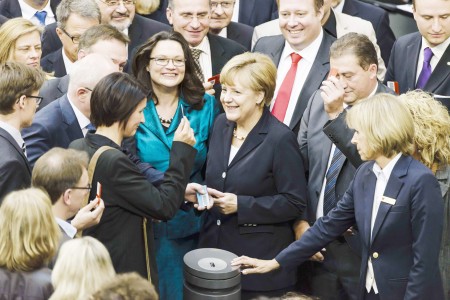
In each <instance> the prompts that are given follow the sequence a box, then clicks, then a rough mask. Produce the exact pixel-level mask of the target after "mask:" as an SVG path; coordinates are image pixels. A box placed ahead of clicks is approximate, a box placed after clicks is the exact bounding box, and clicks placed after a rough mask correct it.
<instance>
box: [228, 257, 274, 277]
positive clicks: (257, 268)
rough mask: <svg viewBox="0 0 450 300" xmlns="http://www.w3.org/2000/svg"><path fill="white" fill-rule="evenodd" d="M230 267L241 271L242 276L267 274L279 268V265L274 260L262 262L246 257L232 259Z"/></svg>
mask: <svg viewBox="0 0 450 300" xmlns="http://www.w3.org/2000/svg"><path fill="white" fill-rule="evenodd" d="M231 265H232V266H237V267H240V268H241V269H243V270H242V274H244V275H247V274H263V273H268V272H271V271H273V270H276V269H278V268H279V267H280V264H279V263H278V262H277V261H276V260H275V259H271V260H263V259H256V258H251V257H248V256H241V257H238V258H235V259H233V260H232V261H231Z"/></svg>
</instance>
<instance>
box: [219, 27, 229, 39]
mask: <svg viewBox="0 0 450 300" xmlns="http://www.w3.org/2000/svg"><path fill="white" fill-rule="evenodd" d="M218 36H221V37H223V38H227V37H228V30H227V27H224V28H222V30H221V31H220V32H219V34H218Z"/></svg>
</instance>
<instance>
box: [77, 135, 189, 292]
mask: <svg viewBox="0 0 450 300" xmlns="http://www.w3.org/2000/svg"><path fill="white" fill-rule="evenodd" d="M105 145H106V146H111V147H113V148H114V149H113V150H107V151H106V152H104V153H103V154H102V155H101V156H100V157H99V159H98V162H97V166H96V168H95V172H94V177H93V179H92V185H93V186H96V183H97V182H101V183H102V186H103V195H102V198H103V199H104V201H105V207H106V209H105V211H104V213H103V216H102V218H101V220H100V223H99V224H98V225H96V226H93V227H90V228H88V229H86V230H84V231H83V234H85V235H89V236H93V237H95V238H97V239H98V240H99V241H100V242H102V243H103V244H104V245H105V247H106V248H107V249H108V251H109V254H110V255H111V259H112V262H113V266H114V268H115V270H116V272H118V273H125V272H138V273H139V274H140V275H141V276H143V277H144V278H148V277H147V275H148V274H147V263H146V251H147V253H148V255H149V259H150V263H149V264H150V266H149V267H150V273H151V280H152V283H153V284H154V285H155V287H158V276H157V267H156V254H155V245H154V233H153V224H152V220H151V219H153V218H154V219H159V220H163V221H164V220H168V219H170V218H172V217H173V216H174V215H175V213H176V212H177V210H178V208H179V207H180V205H181V204H182V203H183V200H184V192H185V189H186V185H187V183H188V182H189V176H190V174H191V171H192V166H193V164H194V157H195V154H196V150H195V149H194V148H192V147H191V146H189V145H187V144H184V143H181V142H174V143H173V145H172V149H171V156H170V165H169V168H168V169H167V171H166V172H165V174H164V182H163V183H162V184H161V185H160V186H159V188H158V189H157V188H156V187H155V186H153V185H152V184H151V183H149V182H148V181H147V179H146V178H145V177H144V176H143V175H142V174H141V172H140V171H139V169H138V168H137V167H136V165H135V164H134V163H133V162H132V161H131V160H130V159H129V158H128V156H127V155H126V154H124V153H123V152H122V150H121V148H120V147H119V146H118V145H117V144H115V143H114V142H113V141H111V140H110V139H108V138H106V137H104V136H101V135H97V134H91V133H88V134H87V135H86V137H85V138H84V139H80V140H76V141H74V142H72V143H71V144H70V148H73V149H77V150H82V151H85V152H87V153H88V155H89V157H90V158H92V156H93V155H94V153H95V151H96V150H97V149H99V148H100V147H101V146H105ZM95 193H96V191H95V189H92V190H91V194H90V197H89V199H93V198H95ZM144 228H145V230H146V232H147V236H146V237H145V238H146V239H147V242H148V249H145V243H144Z"/></svg>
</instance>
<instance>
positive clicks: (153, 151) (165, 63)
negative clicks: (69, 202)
mask: <svg viewBox="0 0 450 300" xmlns="http://www.w3.org/2000/svg"><path fill="white" fill-rule="evenodd" d="M133 73H134V75H135V76H136V78H137V79H138V80H139V81H140V83H141V84H143V85H144V86H145V87H147V88H148V89H150V90H151V91H152V97H151V98H150V99H149V101H148V102H147V106H146V108H145V109H144V115H145V122H144V123H143V124H141V126H140V127H139V128H138V130H137V133H136V136H135V138H136V148H137V154H138V155H139V157H140V159H141V160H142V161H143V162H147V163H150V164H151V165H153V166H154V167H155V168H156V169H158V170H160V171H162V172H165V171H166V169H167V168H168V166H169V156H170V155H169V154H170V149H171V147H172V141H173V138H174V133H175V130H176V128H177V127H178V125H179V124H180V121H181V120H182V118H183V117H186V118H187V119H188V120H189V122H190V124H191V127H192V129H193V130H194V134H195V139H196V143H195V145H194V148H195V149H196V150H197V155H196V157H195V163H194V168H193V171H192V173H191V176H190V181H192V182H197V183H202V182H203V180H204V178H203V172H202V170H203V168H204V165H205V161H206V153H207V142H208V139H209V135H210V131H211V126H212V124H213V121H214V119H215V117H216V115H217V114H218V111H219V109H218V107H217V104H216V102H215V98H214V97H213V96H211V95H208V94H205V90H204V88H203V85H202V82H200V80H199V79H198V78H197V76H195V72H194V61H193V58H192V55H191V51H190V49H189V45H188V44H187V42H186V41H185V40H184V38H183V37H182V35H181V34H179V33H177V32H170V33H169V32H161V33H158V34H156V35H154V36H153V37H152V38H150V39H149V40H148V41H147V42H146V43H145V44H144V45H142V46H141V47H140V48H139V50H138V52H137V54H136V56H135V59H134V61H133ZM200 221H201V219H200V217H199V216H197V215H195V213H194V211H193V210H189V209H187V210H182V209H180V210H178V212H177V214H176V215H175V217H174V218H173V219H172V220H170V221H168V222H164V223H157V224H155V227H154V228H155V239H156V240H155V242H156V249H157V250H156V255H157V266H158V274H159V279H160V284H159V291H160V297H161V299H171V300H177V299H182V292H183V256H184V254H186V253H187V252H189V251H190V250H193V249H195V248H196V247H197V241H198V232H199V230H200V225H201V224H200Z"/></svg>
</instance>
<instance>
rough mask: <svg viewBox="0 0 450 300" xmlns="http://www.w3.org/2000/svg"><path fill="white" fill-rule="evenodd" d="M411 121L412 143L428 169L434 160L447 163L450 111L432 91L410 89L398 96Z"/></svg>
mask: <svg viewBox="0 0 450 300" xmlns="http://www.w3.org/2000/svg"><path fill="white" fill-rule="evenodd" d="M399 99H400V100H401V101H402V103H403V104H404V105H405V106H406V107H407V108H408V109H409V111H410V112H411V115H412V117H413V122H414V129H415V135H414V143H415V146H416V153H417V154H418V155H419V156H420V161H421V162H422V163H423V164H424V165H426V166H427V167H429V168H430V169H431V167H432V165H433V164H438V165H444V166H445V165H448V164H449V163H450V115H449V114H448V111H447V109H446V108H445V106H444V105H442V104H441V103H440V102H439V101H437V100H435V99H434V98H433V96H432V95H430V94H428V93H426V92H422V91H410V92H407V93H406V94H402V95H400V96H399Z"/></svg>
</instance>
